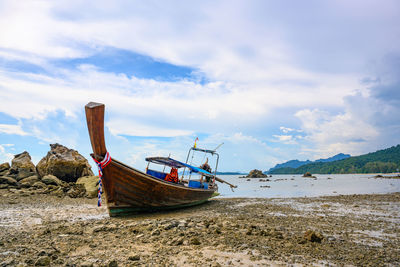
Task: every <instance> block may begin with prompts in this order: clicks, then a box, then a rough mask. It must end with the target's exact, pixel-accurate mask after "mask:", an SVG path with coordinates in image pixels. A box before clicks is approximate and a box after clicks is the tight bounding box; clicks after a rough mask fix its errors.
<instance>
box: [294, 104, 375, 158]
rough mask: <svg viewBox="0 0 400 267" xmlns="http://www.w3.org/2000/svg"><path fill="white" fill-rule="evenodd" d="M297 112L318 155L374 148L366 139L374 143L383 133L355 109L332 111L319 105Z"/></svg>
mask: <svg viewBox="0 0 400 267" xmlns="http://www.w3.org/2000/svg"><path fill="white" fill-rule="evenodd" d="M296 116H297V117H298V118H299V119H300V120H301V121H302V128H303V130H304V132H305V133H306V134H307V136H306V137H305V139H306V140H307V141H309V142H311V143H312V144H313V146H314V149H311V151H313V152H314V153H315V152H316V153H317V155H315V157H316V158H317V157H326V156H332V155H334V154H337V153H350V154H352V155H357V154H361V152H367V151H368V150H367V151H365V149H370V148H366V147H365V143H367V144H368V143H369V144H371V143H372V142H374V141H375V139H376V138H378V137H379V132H378V129H376V128H375V127H374V126H373V125H371V124H369V123H368V122H366V121H364V120H361V119H360V118H359V117H358V116H354V113H352V112H351V111H347V112H346V113H342V114H337V115H332V114H329V113H328V112H325V111H321V110H318V109H314V110H309V109H305V110H301V111H299V112H297V113H296Z"/></svg>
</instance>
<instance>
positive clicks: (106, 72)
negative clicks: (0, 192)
mask: <svg viewBox="0 0 400 267" xmlns="http://www.w3.org/2000/svg"><path fill="white" fill-rule="evenodd" d="M398 25H400V4H399V2H398V1H389V0H388V1H330V2H326V1H302V2H301V3H300V2H299V3H295V2H293V1H184V2H182V1H113V2H109V1H96V2H93V3H92V2H89V1H57V2H52V1H27V2H25V1H0V29H1V30H0V33H1V34H0V100H1V104H0V162H5V161H10V160H11V159H12V157H13V155H14V154H17V153H20V152H22V151H24V150H26V151H28V152H29V153H30V154H31V156H32V158H33V161H34V163H37V162H38V161H39V160H40V159H41V158H42V157H43V156H45V154H46V153H47V151H48V150H49V144H51V143H55V142H58V143H61V144H63V145H66V146H68V147H70V148H74V149H76V150H78V151H79V152H80V153H81V154H83V155H84V156H86V157H88V155H89V153H90V152H91V147H90V142H89V137H88V134H87V129H86V122H85V116H84V105H85V104H86V103H88V102H90V101H96V102H101V103H104V104H106V142H107V146H108V150H109V152H110V153H111V156H112V157H115V158H118V159H119V160H121V161H124V162H126V163H128V164H131V165H133V166H135V167H137V168H139V169H144V168H145V161H144V158H145V157H147V156H158V155H160V156H167V155H169V154H171V155H172V157H176V158H177V159H182V160H184V159H185V158H186V153H187V150H188V149H189V147H190V146H191V145H192V144H193V141H194V139H195V138H196V137H199V139H200V141H199V146H201V147H206V148H215V147H216V146H218V145H219V144H220V143H222V142H223V143H224V145H223V146H222V147H221V148H219V152H220V153H221V160H220V170H223V171H249V170H251V169H254V168H258V169H262V170H267V169H268V168H270V167H273V166H274V165H275V164H277V163H281V162H284V161H287V160H291V159H300V160H305V159H311V160H315V159H318V158H326V157H330V156H333V155H335V154H337V153H349V154H351V155H359V154H363V153H368V152H372V151H375V150H377V149H382V148H387V147H390V146H393V145H397V144H399V143H400V119H399V118H400V105H399V104H400V28H399V27H398ZM199 158H200V161H201V159H202V156H201V155H200V157H199Z"/></svg>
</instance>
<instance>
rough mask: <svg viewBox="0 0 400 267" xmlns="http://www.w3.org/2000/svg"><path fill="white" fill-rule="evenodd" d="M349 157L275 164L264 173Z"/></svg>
mask: <svg viewBox="0 0 400 267" xmlns="http://www.w3.org/2000/svg"><path fill="white" fill-rule="evenodd" d="M350 157H351V156H350V155H349V154H343V153H340V154H337V155H335V156H333V157H330V158H327V159H317V160H315V161H310V160H305V161H300V160H297V159H295V160H289V161H287V162H285V163H281V164H276V165H275V167H273V168H271V169H269V170H268V171H266V172H265V173H267V174H272V173H274V170H276V169H281V168H294V169H295V168H299V167H301V166H303V165H307V164H310V163H316V162H332V161H337V160H342V159H347V158H350Z"/></svg>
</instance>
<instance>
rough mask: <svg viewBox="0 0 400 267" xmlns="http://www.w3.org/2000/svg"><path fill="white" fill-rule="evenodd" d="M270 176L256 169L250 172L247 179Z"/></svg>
mask: <svg viewBox="0 0 400 267" xmlns="http://www.w3.org/2000/svg"><path fill="white" fill-rule="evenodd" d="M266 177H268V175H266V174H264V173H263V172H262V171H260V170H257V169H254V170H252V171H250V172H249V174H248V175H247V176H246V178H266Z"/></svg>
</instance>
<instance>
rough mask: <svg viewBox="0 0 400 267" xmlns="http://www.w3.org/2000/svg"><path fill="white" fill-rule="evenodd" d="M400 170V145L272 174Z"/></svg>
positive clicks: (388, 171)
mask: <svg viewBox="0 0 400 267" xmlns="http://www.w3.org/2000/svg"><path fill="white" fill-rule="evenodd" d="M397 169H400V145H397V146H393V147H390V148H387V149H383V150H378V151H376V152H373V153H368V154H365V155H361V156H356V157H350V158H347V159H343V160H338V161H334V162H316V163H310V164H306V165H303V166H300V167H298V168H279V169H275V170H273V171H272V172H270V173H271V174H303V173H306V172H310V173H319V174H331V173H391V172H396V171H397Z"/></svg>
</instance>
